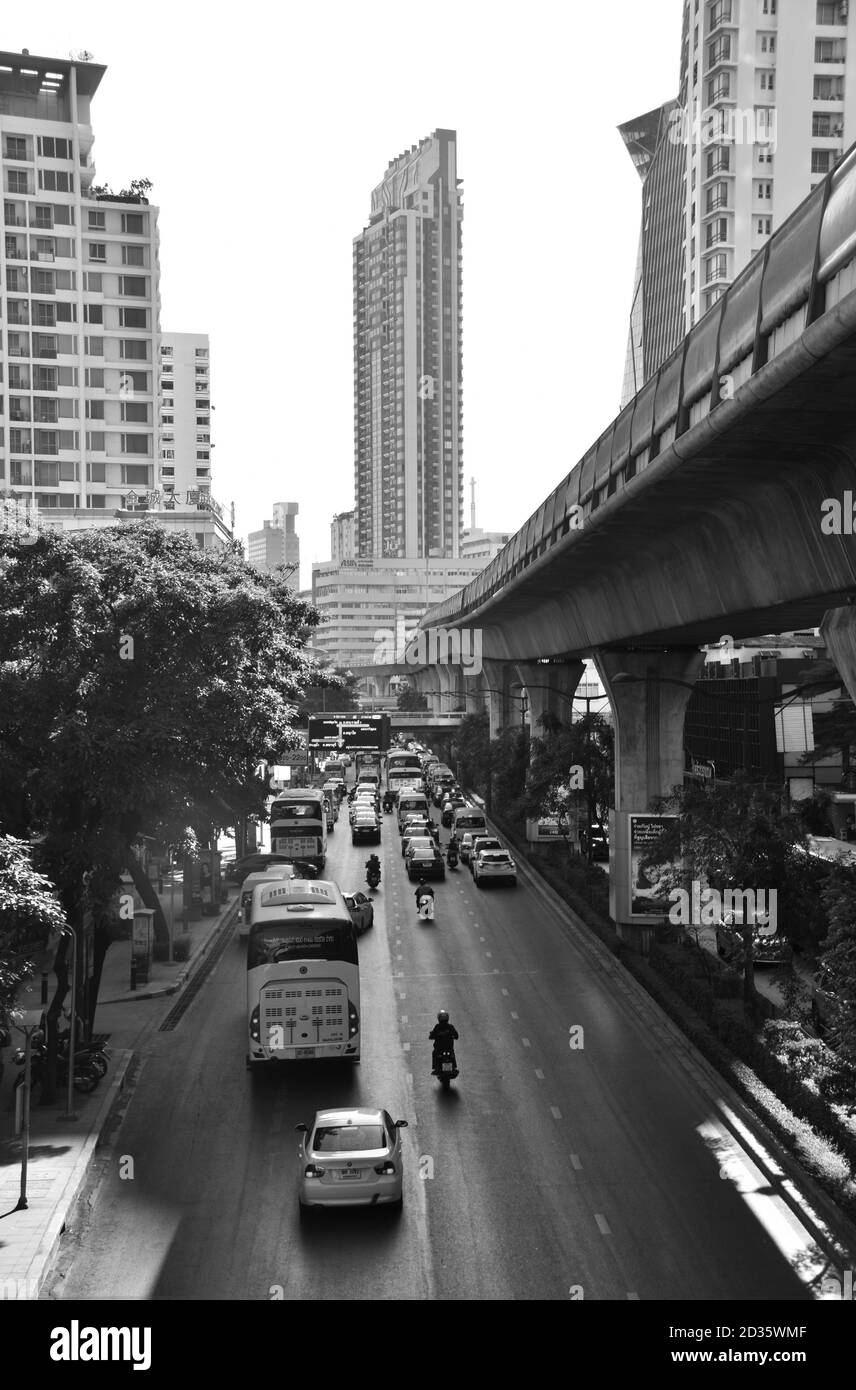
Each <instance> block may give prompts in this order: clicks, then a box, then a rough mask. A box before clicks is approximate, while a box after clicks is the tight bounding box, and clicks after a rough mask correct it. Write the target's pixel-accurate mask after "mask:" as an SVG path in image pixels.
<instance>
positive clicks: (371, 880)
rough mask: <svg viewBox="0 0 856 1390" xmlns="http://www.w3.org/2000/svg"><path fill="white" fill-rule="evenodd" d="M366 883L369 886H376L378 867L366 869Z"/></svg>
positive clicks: (377, 883)
mask: <svg viewBox="0 0 856 1390" xmlns="http://www.w3.org/2000/svg"><path fill="white" fill-rule="evenodd" d="M366 883H367V884H368V886H369V888H377V887H378V886H379V885H380V869H378V868H372V869H366Z"/></svg>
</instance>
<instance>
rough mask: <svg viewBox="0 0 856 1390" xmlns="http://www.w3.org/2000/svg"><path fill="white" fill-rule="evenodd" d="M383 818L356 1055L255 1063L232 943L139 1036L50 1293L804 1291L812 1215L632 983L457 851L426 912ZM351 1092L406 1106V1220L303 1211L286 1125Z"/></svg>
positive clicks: (339, 871)
mask: <svg viewBox="0 0 856 1390" xmlns="http://www.w3.org/2000/svg"><path fill="white" fill-rule="evenodd" d="M435 814H436V813H435ZM384 820H385V833H384V845H383V847H382V850H381V855H382V859H383V882H382V885H381V888H380V890H379V891H378V893H377V894H376V895H375V901H376V922H375V926H374V929H373V930H372V931H371V932H369V933H367V934H366V935H365V936H363V937H362V938H361V940H360V960H361V974H362V985H363V1021H364V1030H365V1031H364V1035H363V1036H364V1043H363V1060H362V1064H361V1066H359V1067H356V1068H346V1069H345V1070H341V1069H339V1067H338V1066H332V1067H331V1066H329V1065H327V1066H325V1065H324V1064H322V1063H318V1064H315V1063H305V1064H302V1069H298V1070H296V1071H295V1070H294V1069H292V1070H291V1071H290V1072H287V1073H285V1074H277V1075H276V1076H274V1077H262V1078H256V1077H254V1076H250V1075H249V1074H248V1073H247V1072H246V1070H245V1066H244V1055H245V1045H244V1038H245V1031H244V1030H245V1020H244V1008H243V1001H244V974H243V951H242V949H241V947H240V946H239V944H238V941H237V936H236V937H235V940H234V942H230V943H229V946H228V948H227V950H226V952H225V954H224V955H223V957H222V958H221V960H220V963H219V965H218V966H217V967H216V969H215V970H214V972H213V973H212V974H211V976H210V977H209V978H208V980H207V982H206V984H205V985H204V987H203V988H202V989H201V991H200V992H199V994H198V996H197V998H196V999H195V1001H194V1002H193V1004H192V1005H191V1007H190V1008H189V1009H188V1011H187V1012H186V1014H185V1015H184V1017H183V1019H182V1020H181V1022H180V1023H179V1025H178V1026H177V1027H176V1029H175V1030H174V1031H172V1032H155V1033H153V1034H152V1036H151V1038H150V1040H149V1041H148V1043H147V1045H146V1048H145V1052H144V1061H143V1065H142V1070H141V1073H140V1075H139V1079H138V1082H137V1085H136V1089H135V1092H134V1095H133V1099H132V1101H131V1103H130V1106H129V1109H128V1112H127V1116H126V1119H125V1122H124V1125H123V1128H122V1130H121V1133H120V1136H119V1140H118V1142H117V1145H116V1150H115V1154H114V1156H113V1159H112V1161H111V1163H110V1165H109V1166H108V1168H107V1170H106V1172H105V1175H104V1177H103V1180H102V1182H101V1185H100V1188H99V1191H98V1197H97V1202H96V1204H95V1207H94V1210H93V1213H92V1215H91V1217H90V1218H89V1221H88V1224H87V1225H86V1226H85V1227H84V1228H83V1229H82V1231H81V1232H80V1233H79V1234H78V1235H77V1236H75V1237H73V1238H72V1237H69V1238H67V1239H66V1242H65V1247H64V1251H63V1256H62V1263H63V1267H64V1270H65V1277H64V1278H63V1279H62V1280H58V1281H56V1284H55V1287H54V1289H53V1296H54V1297H59V1298H84V1299H108V1298H111V1297H114V1298H123V1299H170V1300H172V1299H252V1300H255V1299H269V1298H272V1297H280V1296H281V1297H283V1298H285V1299H295V1300H297V1299H300V1300H313V1299H340V1298H341V1299H372V1300H375V1299H400V1300H425V1299H454V1300H485V1299H501V1300H527V1299H530V1300H534V1299H548V1300H559V1299H568V1298H569V1297H570V1298H580V1297H582V1298H584V1299H587V1300H620V1301H624V1300H628V1299H631V1300H635V1299H642V1300H652V1299H654V1300H681V1299H690V1300H701V1299H714V1300H755V1299H773V1300H783V1299H786V1300H798V1299H803V1298H807V1297H809V1296H810V1294H809V1293H808V1292H807V1289H806V1284H805V1282H804V1281H805V1279H806V1278H807V1277H808V1275H810V1274H811V1273H812V1272H813V1271H814V1269H815V1268H816V1266H814V1265H813V1264H812V1261H811V1259H810V1258H809V1257H808V1255H807V1251H806V1245H807V1237H806V1234H805V1232H804V1231H803V1230H802V1228H801V1227H800V1225H799V1223H798V1222H797V1220H796V1219H795V1217H793V1216H792V1215H791V1214H790V1212H789V1211H788V1210H787V1209H786V1208H785V1206H784V1204H783V1203H782V1201H781V1199H780V1196H779V1191H778V1185H777V1184H776V1182H775V1181H773V1182H771V1181H770V1180H769V1174H768V1173H762V1172H760V1171H759V1169H758V1167H757V1166H756V1159H755V1158H754V1157H753V1156H752V1154H750V1152H749V1151H748V1150H747V1149H746V1148H745V1147H744V1146H743V1145H742V1144H741V1142H740V1141H739V1140H738V1139H737V1138H735V1137H734V1133H733V1131H730V1130H729V1128H728V1127H727V1124H726V1122H725V1119H724V1114H723V1108H722V1106H721V1105H719V1103H718V1101H717V1099H716V1097H715V1096H714V1097H710V1096H708V1094H707V1093H706V1091H705V1089H704V1088H703V1087H702V1086H701V1085H700V1083H699V1080H698V1077H697V1076H696V1074H695V1073H694V1071H693V1069H692V1068H690V1069H687V1067H686V1066H685V1064H684V1062H683V1061H682V1060H681V1058H680V1057H679V1056H678V1055H676V1047H675V1043H674V1041H673V1036H672V1034H671V1033H670V1032H669V1031H668V1029H664V1028H663V1027H662V1026H661V1024H660V1023H659V1021H658V1020H659V1015H657V1013H656V1011H649V1010H648V1009H647V1008H640V1006H639V1005H638V1003H636V1002H635V996H633V995H632V994H630V993H627V994H626V993H625V992H623V991H616V988H615V985H614V984H613V982H612V981H613V976H612V975H611V973H610V972H609V971H606V970H605V969H604V968H603V965H602V963H601V962H600V961H599V959H598V958H597V957H596V956H593V955H592V953H591V952H590V950H589V949H587V948H586V947H585V946H584V945H583V946H581V945H579V944H577V942H576V941H575V939H574V936H573V933H572V932H571V933H570V934H569V929H568V928H567V926H566V925H563V922H562V921H561V920H560V919H559V917H558V915H557V914H555V913H554V911H553V910H552V909H551V908H550V907H549V906H547V905H545V904H544V903H543V902H542V900H541V899H540V897H539V896H538V895H536V893H535V892H534V890H532V889H531V888H529V887H527V886H525V885H523V884H521V886H520V887H518V888H517V889H500V888H492V889H488V890H485V891H479V890H478V889H477V888H476V886H475V885H474V883H473V881H472V878H471V876H470V874H469V871H468V870H467V869H466V868H461V869H460V870H459V871H457V872H456V873H451V872H450V873H449V874H448V877H447V880H446V882H445V884H441V885H438V887H437V912H436V919H435V921H434V922H433V923H422V922H419V921H418V920H417V917H416V913H415V903H414V897H413V889H412V887H411V885H410V884H409V883H408V881H407V878H406V875H405V873H404V869H403V863H402V860H401V858H400V852H399V841H398V836H397V834H395V832H394V823H393V818H392V817H390V816H387V817H385V818H384ZM445 838H446V834H445V832H444V839H445ZM369 852H370V851H369V850H367V849H366V848H365V847H364V846H358V847H356V848H354V847H352V846H351V844H350V836H349V833H348V821H347V816H346V814H345V810H344V808H343V813H342V815H341V816H340V819H339V822H338V825H337V828H336V831H335V833H334V834H333V835H332V836H331V841H330V855H329V859H328V871H329V872H330V876H331V877H334V878H336V879H337V881H338V882H339V883H340V884H341V886H342V887H343V889H345V890H350V889H353V888H356V887H359V886H360V885H361V883H362V879H363V863H364V860H365V858H366V856H367V854H368V853H369ZM441 1007H444V1008H446V1009H448V1010H449V1012H450V1014H451V1017H452V1021H453V1023H455V1024H456V1026H457V1027H458V1030H459V1032H460V1035H461V1041H460V1043H459V1045H458V1060H459V1065H460V1069H461V1075H460V1078H459V1079H458V1081H457V1082H456V1083H455V1086H454V1087H453V1089H452V1091H451V1092H450V1093H448V1094H444V1093H443V1092H442V1091H441V1090H440V1089H439V1087H438V1085H437V1082H436V1081H435V1080H434V1079H433V1078H432V1077H431V1075H430V1055H431V1045H430V1043H429V1042H428V1039H427V1034H428V1032H429V1029H430V1028H431V1026H432V1024H433V1022H434V1019H435V1015H436V1011H437V1009H438V1008H441ZM580 1028H581V1029H582V1030H583V1032H582V1035H580V1034H579V1033H578V1032H572V1030H576V1029H580ZM580 1042H582V1046H579V1045H576V1044H579V1043H580ZM572 1043H573V1044H575V1045H573V1046H572V1045H571V1044H572ZM679 1050H680V1051H681V1052H683V1049H679ZM342 1104H344V1105H347V1104H375V1105H379V1106H383V1107H386V1108H387V1109H389V1110H390V1111H391V1113H392V1115H393V1118H405V1119H407V1120H408V1121H409V1126H410V1127H409V1128H408V1129H407V1130H405V1131H404V1135H405V1141H406V1149H405V1153H406V1159H407V1172H406V1181H405V1202H404V1212H403V1215H401V1216H400V1217H399V1218H397V1219H396V1218H395V1217H394V1216H393V1215H392V1214H391V1213H388V1212H384V1211H383V1210H377V1211H373V1210H367V1211H354V1212H347V1211H346V1212H334V1213H326V1212H325V1213H320V1214H319V1215H318V1216H317V1217H313V1218H312V1219H311V1220H310V1222H308V1223H305V1224H302V1223H301V1222H300V1220H299V1217H298V1210H297V1199H296V1142H297V1141H296V1135H295V1134H294V1125H295V1124H297V1123H298V1122H299V1121H306V1122H309V1121H310V1120H311V1118H312V1115H313V1113H314V1111H315V1109H316V1108H321V1107H324V1106H330V1105H342ZM122 1159H124V1171H125V1173H126V1174H127V1173H128V1172H129V1171H130V1168H129V1164H128V1162H127V1160H128V1159H130V1160H132V1162H133V1176H132V1177H131V1176H122V1175H121V1172H120V1168H121V1162H120V1161H121V1160H122ZM796 1268H799V1269H800V1273H799V1274H797V1273H796V1272H795V1269H796Z"/></svg>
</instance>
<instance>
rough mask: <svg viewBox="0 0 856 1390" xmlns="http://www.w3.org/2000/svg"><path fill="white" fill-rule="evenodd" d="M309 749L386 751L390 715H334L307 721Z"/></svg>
mask: <svg viewBox="0 0 856 1390" xmlns="http://www.w3.org/2000/svg"><path fill="white" fill-rule="evenodd" d="M309 747H310V748H337V749H339V750H340V751H345V750H347V751H348V752H358V751H359V752H376V753H379V752H382V751H384V750H385V749H387V748H388V747H389V715H388V714H356V715H355V714H334V715H326V716H325V717H323V718H320V719H319V718H310V720H309Z"/></svg>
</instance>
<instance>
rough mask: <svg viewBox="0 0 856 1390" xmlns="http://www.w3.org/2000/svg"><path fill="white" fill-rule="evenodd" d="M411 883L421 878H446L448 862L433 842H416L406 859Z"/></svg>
mask: <svg viewBox="0 0 856 1390" xmlns="http://www.w3.org/2000/svg"><path fill="white" fill-rule="evenodd" d="M405 863H406V865H407V877H408V878H409V879H410V881H411V883H412V882H413V880H414V879H420V878H445V877H446V861H445V859H444V858H443V856H442V854H441V853H440V851H439V849H438V848H437V846H436V845H435V844H434V841H433V840H429V841H428V842H427V844H426V843H425V842H424V841H414V842H413V843H412V844H411V846H410V848H409V850H408V851H407V856H406V859H405Z"/></svg>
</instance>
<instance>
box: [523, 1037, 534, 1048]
mask: <svg viewBox="0 0 856 1390" xmlns="http://www.w3.org/2000/svg"><path fill="white" fill-rule="evenodd" d="M520 1041H521V1042H522V1044H523V1046H524V1047H531V1046H532V1044H531V1042H530V1041H529V1039H528V1038H521V1039H520Z"/></svg>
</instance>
